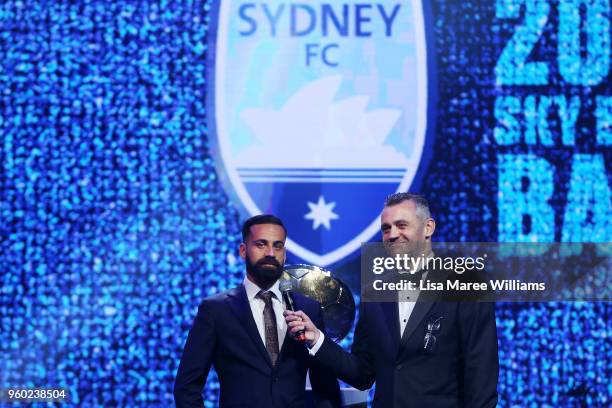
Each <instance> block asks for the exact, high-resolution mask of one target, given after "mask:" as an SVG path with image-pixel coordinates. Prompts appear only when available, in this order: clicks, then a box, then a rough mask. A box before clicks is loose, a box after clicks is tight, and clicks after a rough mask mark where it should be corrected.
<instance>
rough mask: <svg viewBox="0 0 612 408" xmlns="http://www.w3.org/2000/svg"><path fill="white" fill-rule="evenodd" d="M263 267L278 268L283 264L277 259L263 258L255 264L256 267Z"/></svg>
mask: <svg viewBox="0 0 612 408" xmlns="http://www.w3.org/2000/svg"><path fill="white" fill-rule="evenodd" d="M261 265H273V266H276V267H277V268H280V267H281V264H280V263H279V262H278V261H277V260H276V258H273V257H269V258H267V257H266V258H262V259H260V260H259V261H257V262H255V266H261Z"/></svg>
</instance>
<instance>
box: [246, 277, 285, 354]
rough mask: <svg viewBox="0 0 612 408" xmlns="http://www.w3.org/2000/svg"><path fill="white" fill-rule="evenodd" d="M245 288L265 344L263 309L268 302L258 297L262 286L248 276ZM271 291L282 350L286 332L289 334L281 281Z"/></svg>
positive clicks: (279, 343) (279, 346) (279, 348)
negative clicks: (284, 313) (280, 286)
mask: <svg viewBox="0 0 612 408" xmlns="http://www.w3.org/2000/svg"><path fill="white" fill-rule="evenodd" d="M242 283H243V284H244V288H245V289H246V295H247V299H248V300H249V305H250V306H251V313H253V319H254V320H255V324H256V325H257V331H258V332H259V336H260V337H261V341H262V342H263V344H264V345H265V344H266V329H265V324H264V317H263V310H264V307H265V306H266V303H265V302H264V301H263V299H259V298H257V297H256V296H257V294H258V293H259V292H260V291H261V288H260V287H259V286H257V285H256V284H254V283H253V282H251V281H250V280H249V278H248V277H246V276H245V278H244V281H243V282H242ZM268 291H269V292H272V293H274V296H272V308H273V309H274V317H276V329H277V331H278V350H279V352H280V350H281V348H282V347H283V341H284V340H285V334H287V322H285V316H283V312H284V311H285V305H284V304H283V301H282V299H283V297H282V294H281V291H280V289H279V282H278V281H276V282H275V283H274V285H272V287H271V288H270V289H268Z"/></svg>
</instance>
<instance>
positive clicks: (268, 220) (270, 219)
mask: <svg viewBox="0 0 612 408" xmlns="http://www.w3.org/2000/svg"><path fill="white" fill-rule="evenodd" d="M259 224H274V225H280V226H281V227H282V228H283V231H285V238H287V228H285V224H283V222H282V221H281V219H280V218H278V217H276V216H274V215H272V214H259V215H255V216H253V217H251V218H249V219H248V220H246V221H245V222H244V224H242V242H246V240H247V238H248V237H249V235H251V227H252V226H253V225H259Z"/></svg>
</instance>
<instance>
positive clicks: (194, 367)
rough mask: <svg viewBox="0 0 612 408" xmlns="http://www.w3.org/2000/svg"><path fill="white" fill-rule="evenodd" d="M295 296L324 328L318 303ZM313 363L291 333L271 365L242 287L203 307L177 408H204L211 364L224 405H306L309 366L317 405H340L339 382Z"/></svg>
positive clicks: (188, 348)
mask: <svg viewBox="0 0 612 408" xmlns="http://www.w3.org/2000/svg"><path fill="white" fill-rule="evenodd" d="M294 298H295V303H296V307H299V308H300V309H301V310H304V311H305V312H306V313H308V314H309V316H316V319H317V322H318V323H319V324H322V313H321V308H320V305H319V304H318V303H317V302H315V301H313V300H310V299H308V298H306V297H304V296H302V295H300V294H299V293H295V294H294ZM287 333H289V332H288V331H287ZM312 363H313V358H312V357H310V356H309V354H308V351H307V350H306V348H305V346H304V345H303V344H300V343H298V342H296V341H294V340H293V339H291V338H290V337H289V335H288V334H287V336H286V337H285V340H284V341H283V345H282V348H281V350H280V356H279V359H278V361H277V363H276V365H275V366H274V367H273V366H272V362H271V361H270V357H269V356H268V352H267V351H266V348H265V346H264V343H263V342H262V340H261V337H260V335H259V332H258V331H257V326H256V325H255V320H254V319H253V315H252V313H251V308H250V306H249V302H248V299H247V295H246V291H245V288H244V286H243V285H240V286H238V287H236V288H234V289H231V290H229V291H227V292H224V293H221V294H218V295H215V296H212V297H209V298H207V299H205V300H204V301H203V302H202V303H201V304H200V307H199V310H198V314H197V316H196V318H195V320H194V322H193V326H192V328H191V331H190V332H189V336H188V338H187V342H186V344H185V349H184V351H183V356H182V358H181V363H180V365H179V368H178V372H177V375H176V381H175V384H174V399H175V402H176V406H177V407H202V406H203V401H202V389H203V387H204V382H205V381H206V377H207V375H208V372H209V370H210V367H211V365H214V367H215V370H216V371H217V375H218V377H219V384H220V391H221V393H220V397H219V406H220V407H262V408H263V407H266V408H268V407H302V406H304V401H305V381H306V371H307V370H308V368H310V369H311V370H310V381H311V384H312V388H313V392H314V394H315V398H316V399H317V406H319V407H327V406H330V407H331V406H339V405H340V391H339V387H338V381H337V380H336V378H335V377H333V376H332V375H331V374H330V373H328V372H323V371H321V370H320V369H319V368H318V367H317V365H316V364H312Z"/></svg>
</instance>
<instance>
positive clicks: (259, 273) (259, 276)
mask: <svg viewBox="0 0 612 408" xmlns="http://www.w3.org/2000/svg"><path fill="white" fill-rule="evenodd" d="M269 265H272V266H273V267H270V266H269ZM246 270H247V272H248V273H249V274H250V275H251V276H252V277H253V278H254V279H255V280H256V281H257V283H258V284H259V285H260V286H271V285H272V284H273V283H274V282H276V281H277V280H278V279H279V278H280V277H281V275H282V274H283V266H282V265H281V264H280V263H279V262H278V261H277V260H276V258H274V257H271V256H269V257H268V256H266V257H263V258H261V259H260V260H259V261H257V262H255V263H253V262H252V261H251V259H250V258H249V256H248V255H247V256H246Z"/></svg>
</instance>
